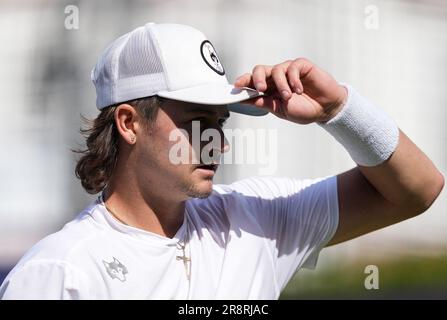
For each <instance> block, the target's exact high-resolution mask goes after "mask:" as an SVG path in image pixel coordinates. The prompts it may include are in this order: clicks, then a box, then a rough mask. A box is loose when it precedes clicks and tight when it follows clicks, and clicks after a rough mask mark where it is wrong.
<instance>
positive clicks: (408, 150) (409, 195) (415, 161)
mask: <svg viewBox="0 0 447 320" xmlns="http://www.w3.org/2000/svg"><path fill="white" fill-rule="evenodd" d="M359 169H360V171H361V172H362V174H363V175H364V176H365V177H366V179H367V180H368V181H369V182H370V183H371V184H372V185H373V186H374V188H375V189H376V190H377V191H378V192H379V193H380V194H381V195H382V196H383V197H384V198H385V199H386V200H388V201H389V202H391V203H393V204H395V205H399V206H404V207H407V208H408V209H409V210H415V211H417V212H420V211H425V210H426V209H427V208H428V207H429V206H430V205H431V204H432V202H433V201H434V200H435V199H436V197H437V196H438V194H439V193H440V191H441V190H442V187H443V185H444V178H443V176H442V174H441V173H440V172H439V171H438V169H437V168H436V167H435V166H434V164H433V163H432V161H431V160H430V159H429V158H428V157H427V156H426V155H425V154H424V153H423V152H422V151H421V150H420V149H419V148H418V147H417V146H416V145H415V144H414V143H413V142H412V141H411V140H410V139H409V138H408V137H407V136H406V135H405V134H404V133H403V132H402V131H400V130H399V142H398V145H397V148H396V150H395V151H394V153H393V154H392V156H391V157H390V158H389V159H388V160H387V161H385V162H383V163H382V164H379V165H377V166H373V167H365V166H359Z"/></svg>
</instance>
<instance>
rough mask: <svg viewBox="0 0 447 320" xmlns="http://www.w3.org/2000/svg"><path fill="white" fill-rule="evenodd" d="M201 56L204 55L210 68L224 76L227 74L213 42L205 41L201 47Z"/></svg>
mask: <svg viewBox="0 0 447 320" xmlns="http://www.w3.org/2000/svg"><path fill="white" fill-rule="evenodd" d="M200 54H201V55H202V58H203V60H204V61H205V62H206V64H207V65H208V67H210V68H211V69H213V70H214V71H215V72H216V73H217V74H220V75H221V76H223V75H224V74H225V70H224V67H223V66H222V64H221V63H220V60H219V58H218V57H217V53H216V50H215V49H214V47H213V45H212V44H211V42H209V41H208V40H205V41H203V42H202V44H201V45H200Z"/></svg>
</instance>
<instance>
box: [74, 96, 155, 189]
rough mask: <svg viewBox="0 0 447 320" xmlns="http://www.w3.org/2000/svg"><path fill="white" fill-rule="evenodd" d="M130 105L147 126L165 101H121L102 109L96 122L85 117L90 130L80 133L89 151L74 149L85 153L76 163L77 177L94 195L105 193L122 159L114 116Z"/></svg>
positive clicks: (151, 99)
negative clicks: (119, 154)
mask: <svg viewBox="0 0 447 320" xmlns="http://www.w3.org/2000/svg"><path fill="white" fill-rule="evenodd" d="M123 103H127V104H129V105H131V106H132V107H134V108H135V110H136V111H137V113H138V114H139V115H140V116H142V117H143V118H144V119H146V120H147V123H146V124H147V125H148V126H150V124H151V123H153V122H154V120H155V119H156V117H157V112H158V109H159V107H160V106H161V104H162V103H163V99H162V98H160V97H157V96H153V97H146V98H141V99H135V100H131V101H127V102H121V103H119V104H116V105H112V106H109V107H106V108H104V109H102V110H101V112H100V113H99V115H98V116H97V117H96V119H94V120H89V119H87V118H85V117H83V116H82V115H81V118H82V120H83V121H84V122H85V123H86V125H87V127H86V128H81V129H80V132H81V134H82V135H83V136H84V137H85V140H86V149H77V150H72V151H73V152H75V153H79V154H81V157H80V159H79V160H78V162H77V164H76V169H75V174H76V177H77V178H78V179H80V180H81V184H82V187H83V188H84V189H85V190H86V191H87V192H88V193H90V194H96V193H98V192H101V191H102V190H103V189H104V188H105V187H106V185H107V183H108V181H109V179H110V177H111V175H112V173H113V170H114V169H115V165H116V160H117V158H118V152H119V150H118V142H119V133H118V130H117V128H116V124H115V118H114V113H115V110H116V108H117V107H118V106H119V105H120V104H123Z"/></svg>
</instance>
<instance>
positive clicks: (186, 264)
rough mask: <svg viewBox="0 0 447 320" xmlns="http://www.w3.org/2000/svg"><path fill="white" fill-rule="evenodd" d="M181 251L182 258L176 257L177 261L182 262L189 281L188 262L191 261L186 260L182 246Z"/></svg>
mask: <svg viewBox="0 0 447 320" xmlns="http://www.w3.org/2000/svg"><path fill="white" fill-rule="evenodd" d="M182 251H183V256H177V260H183V265H184V266H185V272H186V278H187V279H188V280H189V279H190V274H189V266H188V262H190V261H191V259H190V258H188V257H187V256H186V254H185V246H182Z"/></svg>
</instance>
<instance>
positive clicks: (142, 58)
mask: <svg viewBox="0 0 447 320" xmlns="http://www.w3.org/2000/svg"><path fill="white" fill-rule="evenodd" d="M91 78H92V81H93V84H94V85H95V88H96V106H97V107H98V109H100V110H101V109H102V108H105V107H107V106H110V105H113V104H116V103H119V102H125V101H129V100H133V99H138V98H143V97H149V96H154V95H157V96H160V97H163V98H168V99H172V100H179V101H184V102H191V103H197V104H204V105H227V107H228V109H229V110H230V111H234V112H238V113H244V114H248V115H256V116H260V115H265V114H267V113H268V112H267V111H266V110H263V109H260V108H257V107H254V106H250V105H240V104H237V103H238V102H240V101H244V100H247V99H250V98H254V97H257V96H259V95H262V93H259V92H257V91H256V90H253V89H249V88H243V89H241V88H235V87H234V86H233V85H231V84H229V82H228V80H227V78H226V76H225V69H224V67H223V66H222V63H221V62H220V60H219V58H218V56H217V53H216V50H215V49H214V47H213V45H212V44H211V42H210V41H208V40H207V38H206V37H205V35H204V34H203V33H202V32H200V31H198V30H196V29H194V28H192V27H190V26H186V25H180V24H168V23H166V24H155V23H148V24H146V25H144V26H141V27H139V28H136V29H135V30H133V31H131V32H129V33H126V34H125V35H123V36H121V37H119V38H118V39H116V40H115V41H114V42H113V43H112V44H110V45H109V46H108V47H107V48H106V50H105V51H104V52H103V54H102V55H101V56H100V58H99V60H98V62H97V64H96V66H95V67H94V68H93V70H92V72H91Z"/></svg>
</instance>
